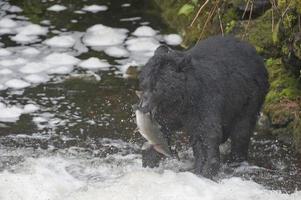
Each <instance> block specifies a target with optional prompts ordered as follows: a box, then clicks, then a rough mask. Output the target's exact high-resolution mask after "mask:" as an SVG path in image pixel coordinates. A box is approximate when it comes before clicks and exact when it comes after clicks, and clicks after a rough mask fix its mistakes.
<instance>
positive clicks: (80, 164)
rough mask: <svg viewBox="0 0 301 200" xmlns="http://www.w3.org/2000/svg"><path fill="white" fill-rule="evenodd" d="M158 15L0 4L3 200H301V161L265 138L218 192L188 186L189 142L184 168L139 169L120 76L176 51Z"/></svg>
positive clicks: (98, 4) (132, 84)
mask: <svg viewBox="0 0 301 200" xmlns="http://www.w3.org/2000/svg"><path fill="white" fill-rule="evenodd" d="M159 14H160V13H159V10H158V9H157V8H156V7H155V6H154V5H153V4H152V3H151V1H142V0H120V1H108V0H106V1H105V0H103V1H100V0H58V1H53V0H24V1H20V0H10V1H7V0H3V1H1V2H0V94H1V96H0V200H63V199H64V200H66V199H68V200H69V199H70V200H71V199H72V200H88V199H101V200H102V199H103V200H107V199H110V200H111V199H116V200H126V199H131V200H132V199H156V200H158V199H179V200H185V199H189V200H193V199H204V200H207V199H208V200H209V199H229V200H230V199H231V200H233V199H244V200H249V199H250V200H251V199H257V200H258V199H264V200H268V199H273V200H275V199H276V200H278V199H279V200H280V199H288V200H297V199H298V200H299V199H301V192H300V191H298V190H300V188H301V176H300V174H301V170H300V168H301V164H300V160H298V158H297V156H296V155H295V154H294V153H293V151H292V150H291V149H290V147H289V146H286V145H285V144H283V143H282V142H280V141H278V140H277V139H275V138H271V137H270V136H268V137H267V136H262V135H255V136H254V138H253V139H252V144H251V149H250V161H249V163H242V164H241V166H239V167H232V166H228V165H226V164H223V166H222V169H221V172H220V174H219V176H218V178H217V179H216V180H215V181H212V180H208V179H206V178H203V177H200V176H197V175H195V174H193V167H192V166H193V165H192V163H193V158H192V151H191V148H189V146H188V145H187V144H186V143H185V140H183V141H181V142H180V145H179V144H177V148H178V149H179V157H180V160H176V159H170V160H164V161H162V162H161V164H160V166H159V167H158V168H155V169H145V168H142V167H141V146H142V144H143V142H144V140H143V139H142V138H141V136H140V135H139V134H138V133H137V131H136V125H135V122H134V115H133V111H132V105H133V104H135V103H136V102H137V98H136V96H135V92H134V91H135V89H137V80H136V79H135V78H133V77H135V75H129V74H127V73H125V72H126V71H127V69H128V67H129V66H130V68H131V69H132V67H136V66H141V65H143V64H144V63H145V62H146V61H147V60H148V58H149V57H150V56H151V55H152V54H153V51H154V49H155V48H156V47H157V46H158V45H159V44H167V45H170V46H171V47H172V48H179V46H177V45H178V44H179V43H180V42H181V38H180V37H179V36H178V35H176V34H174V30H171V29H169V28H168V27H167V26H166V25H165V24H164V23H162V19H161V18H160V15H159ZM133 71H134V72H135V70H133Z"/></svg>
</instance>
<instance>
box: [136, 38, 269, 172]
mask: <svg viewBox="0 0 301 200" xmlns="http://www.w3.org/2000/svg"><path fill="white" fill-rule="evenodd" d="M139 84H140V90H141V93H142V94H141V98H140V107H139V109H140V110H141V111H142V112H144V113H150V114H151V116H152V118H153V119H154V120H155V121H156V122H158V123H159V124H160V126H161V131H162V132H163V134H164V136H165V137H166V138H167V139H168V140H169V139H170V137H171V136H172V134H173V132H174V131H177V130H183V131H184V132H187V133H188V135H189V138H190V144H191V146H192V148H193V154H194V158H195V172H196V173H199V174H202V175H203V176H205V177H212V176H214V175H216V174H217V172H218V169H219V165H220V152H219V145H220V144H221V143H223V142H225V141H226V140H227V139H228V138H229V137H230V139H231V158H232V159H231V160H233V161H235V162H241V161H244V160H246V159H247V154H248V145H249V142H250V137H251V135H252V133H253V131H254V127H255V124H256V121H257V117H258V115H259V113H260V109H261V107H262V104H263V102H264V99H265V96H266V94H267V92H268V88H269V83H268V73H267V70H266V68H265V66H264V62H263V59H262V58H261V57H260V56H259V55H257V53H256V51H255V49H254V48H253V47H252V46H251V45H249V44H248V43H246V42H242V41H240V40H238V39H235V38H234V37H230V36H227V37H222V36H214V37H210V38H208V39H206V40H203V41H201V42H199V43H198V44H197V45H195V46H194V47H193V48H191V49H189V50H187V51H184V52H180V51H175V50H171V49H169V48H168V47H166V46H160V47H158V49H157V50H156V51H155V54H154V56H153V57H152V58H151V59H150V60H149V61H148V63H147V64H146V65H145V66H144V67H142V69H141V72H140V75H139ZM154 154H155V152H154V151H153V150H151V149H150V150H149V151H147V153H146V154H144V155H143V162H145V163H146V164H144V165H145V166H147V165H148V164H147V163H148V162H149V161H150V160H149V159H155V158H156V156H154ZM149 163H151V161H150V162H149Z"/></svg>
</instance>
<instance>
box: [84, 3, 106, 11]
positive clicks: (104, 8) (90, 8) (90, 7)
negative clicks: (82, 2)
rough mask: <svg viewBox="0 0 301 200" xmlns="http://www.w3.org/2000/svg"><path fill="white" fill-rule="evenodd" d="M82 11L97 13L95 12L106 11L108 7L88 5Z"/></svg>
mask: <svg viewBox="0 0 301 200" xmlns="http://www.w3.org/2000/svg"><path fill="white" fill-rule="evenodd" d="M82 10H83V11H87V12H92V13H97V12H100V11H106V10H108V6H103V5H89V6H85V7H84V8H83V9H82Z"/></svg>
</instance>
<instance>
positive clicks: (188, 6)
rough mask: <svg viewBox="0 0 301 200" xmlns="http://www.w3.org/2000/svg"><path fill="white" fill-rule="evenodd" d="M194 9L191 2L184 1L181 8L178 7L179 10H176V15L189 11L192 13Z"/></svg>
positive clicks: (187, 13)
mask: <svg viewBox="0 0 301 200" xmlns="http://www.w3.org/2000/svg"><path fill="white" fill-rule="evenodd" d="M193 11H194V5H192V4H189V3H186V4H184V5H183V6H182V7H181V8H180V10H179V12H178V15H182V14H183V15H186V16H187V15H189V14H190V13H192V12H193Z"/></svg>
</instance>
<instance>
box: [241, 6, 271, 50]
mask: <svg viewBox="0 0 301 200" xmlns="http://www.w3.org/2000/svg"><path fill="white" fill-rule="evenodd" d="M271 19H272V12H271V10H268V11H267V12H266V13H265V14H264V15H263V16H261V17H259V18H257V19H256V20H252V21H250V22H248V21H244V22H243V25H242V27H241V33H240V35H241V37H242V35H243V34H245V33H246V39H247V40H248V41H249V42H250V43H251V44H253V45H254V46H255V48H256V49H257V50H260V51H261V52H262V53H265V54H268V55H269V54H270V53H271V49H275V45H274V41H275V38H274V39H273V35H272V23H271ZM248 23H249V24H248ZM246 29H247V30H246Z"/></svg>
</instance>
